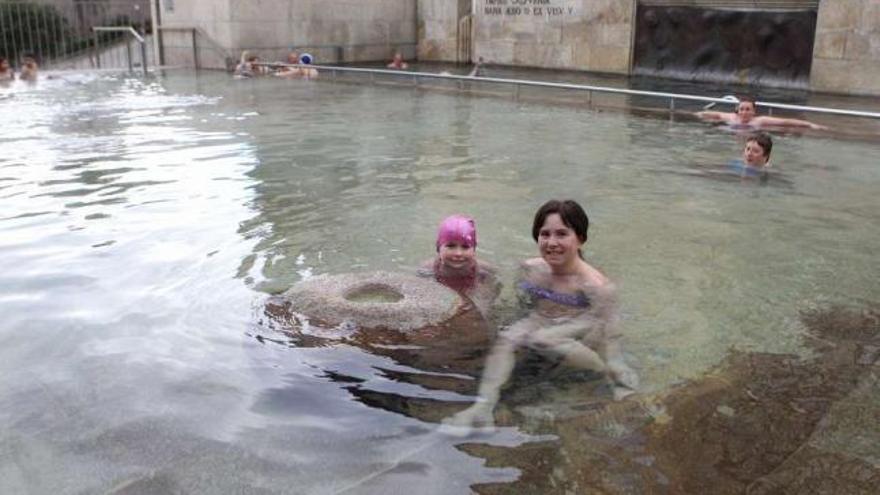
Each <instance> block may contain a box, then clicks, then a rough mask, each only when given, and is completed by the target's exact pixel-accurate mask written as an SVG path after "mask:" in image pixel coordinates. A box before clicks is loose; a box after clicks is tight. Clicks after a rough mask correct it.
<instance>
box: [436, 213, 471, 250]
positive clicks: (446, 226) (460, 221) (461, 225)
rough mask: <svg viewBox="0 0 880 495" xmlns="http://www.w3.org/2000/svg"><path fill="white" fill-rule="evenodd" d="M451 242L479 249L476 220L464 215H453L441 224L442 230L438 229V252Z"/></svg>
mask: <svg viewBox="0 0 880 495" xmlns="http://www.w3.org/2000/svg"><path fill="white" fill-rule="evenodd" d="M450 241H458V242H461V243H464V244H467V245H469V246H473V247H477V227H476V225H474V220H473V219H472V218H469V217H466V216H464V215H452V216H450V217H446V219H444V220H443V221H442V222H440V228H439V229H437V250H438V251H439V250H440V246H442V245H443V244H446V243H447V242H450Z"/></svg>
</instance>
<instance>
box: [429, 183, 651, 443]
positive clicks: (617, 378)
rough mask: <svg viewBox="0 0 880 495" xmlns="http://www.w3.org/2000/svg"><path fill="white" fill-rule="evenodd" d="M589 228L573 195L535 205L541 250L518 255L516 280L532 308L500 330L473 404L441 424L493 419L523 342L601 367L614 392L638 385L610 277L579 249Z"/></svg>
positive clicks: (618, 395) (577, 363) (479, 423)
mask: <svg viewBox="0 0 880 495" xmlns="http://www.w3.org/2000/svg"><path fill="white" fill-rule="evenodd" d="M588 227H589V219H588V218H587V215H586V213H585V212H584V210H583V208H581V206H580V205H579V204H578V203H576V202H575V201H572V200H565V201H559V200H552V201H548V202H547V203H545V204H544V205H543V206H541V208H540V209H539V210H538V212H537V214H536V215H535V219H534V223H533V226H532V237H533V238H534V239H535V241H536V242H537V243H538V251H539V252H540V254H541V257H540V258H532V259H529V260H526V261H525V262H523V264H522V268H523V272H524V273H523V280H522V282H520V283H519V285H518V287H517V289H518V290H519V291H520V293H521V295H522V297H523V299H524V300H525V301H526V302H527V304H528V306H529V307H530V309H531V312H530V314H529V315H528V316H527V317H525V318H523V319H521V320H519V321H517V322H516V323H514V324H513V325H511V326H510V327H509V328H508V329H507V330H506V331H504V332H501V333H500V334H499V335H498V339H497V341H496V342H495V345H494V347H493V349H492V351H491V353H490V355H489V357H488V359H487V361H486V367H485V369H484V372H483V379H482V382H481V383H480V388H479V397H478V398H477V401H476V403H475V404H474V405H473V406H471V407H469V408H468V409H465V410H464V411H462V412H460V413H458V414H456V415H455V416H452V417H451V418H448V419H447V420H446V421H444V423H446V424H447V425H451V426H464V427H471V426H492V424H493V423H494V420H493V414H492V411H493V410H494V408H495V404H496V403H497V402H498V399H499V396H500V392H501V387H502V386H503V385H504V384H505V382H507V380H508V378H509V377H510V374H511V372H512V371H513V368H514V364H515V352H516V350H517V349H518V348H521V347H528V348H531V349H534V350H537V351H539V352H542V353H547V354H554V355H558V356H562V357H563V358H564V362H565V363H566V364H568V365H571V366H574V367H577V368H581V369H590V370H594V371H597V372H600V373H605V374H606V376H607V377H608V378H609V379H610V380H611V382H612V384H613V387H614V396H615V398H622V397H625V396H627V395H629V394H631V393H633V392H634V391H635V389H636V388H637V387H638V376H637V375H636V374H635V372H633V371H632V370H631V369H630V368H629V367H628V366H627V365H626V363H625V362H624V360H623V355H622V351H621V349H620V343H619V340H620V337H621V334H620V331H619V330H618V328H617V318H618V315H617V302H616V294H615V288H614V284H612V283H611V281H610V280H608V278H607V277H605V275H603V274H602V273H601V272H600V271H599V270H597V269H596V268H594V267H592V266H590V265H589V264H588V263H587V262H586V261H585V260H584V257H583V253H582V251H581V249H582V247H583V245H584V243H586V242H587V228H588Z"/></svg>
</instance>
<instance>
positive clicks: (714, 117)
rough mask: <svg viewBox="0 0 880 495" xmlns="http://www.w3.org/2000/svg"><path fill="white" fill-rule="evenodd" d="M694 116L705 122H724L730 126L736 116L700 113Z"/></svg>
mask: <svg viewBox="0 0 880 495" xmlns="http://www.w3.org/2000/svg"><path fill="white" fill-rule="evenodd" d="M694 115H696V116H697V117H698V118H700V119H702V120H705V121H706V122H724V123H725V124H731V123H734V122H735V121H736V114H735V113H731V112H711V111H702V112H697V113H695V114H694Z"/></svg>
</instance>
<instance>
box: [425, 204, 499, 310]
mask: <svg viewBox="0 0 880 495" xmlns="http://www.w3.org/2000/svg"><path fill="white" fill-rule="evenodd" d="M436 248H437V256H435V257H434V259H431V260H428V261H426V262H425V263H424V264H423V265H422V268H421V270H419V274H420V275H423V276H430V277H433V278H434V279H435V280H437V281H438V282H440V283H441V284H443V285H445V286H447V287H449V288H451V289H454V290H455V291H457V292H458V293H459V294H461V295H463V296H465V297H467V298H468V299H470V300H471V301H472V302H473V303H474V305H475V306H477V309H479V310H480V312H481V313H483V315H486V312H487V311H488V310H489V307H490V306H491V305H492V302H493V301H494V300H495V298H496V297H497V296H498V293H499V292H500V285H499V283H498V280H497V278H496V276H495V269H494V268H492V267H491V266H489V265H487V264H485V263H482V262H480V261H478V260H477V251H476V250H477V228H476V225H475V224H474V220H473V219H472V218H469V217H466V216H464V215H452V216H449V217H446V218H445V219H444V220H443V221H442V222H440V227H439V228H438V229H437V241H436Z"/></svg>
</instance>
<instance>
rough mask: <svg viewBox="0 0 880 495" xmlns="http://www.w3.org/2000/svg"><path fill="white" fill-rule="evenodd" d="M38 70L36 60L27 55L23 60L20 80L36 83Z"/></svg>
mask: <svg viewBox="0 0 880 495" xmlns="http://www.w3.org/2000/svg"><path fill="white" fill-rule="evenodd" d="M38 69H39V68H38V67H37V61H36V59H34V57H33V56H32V55H26V56H25V57H24V58H23V59H22V64H21V73H20V74H19V75H18V78H19V79H20V80H22V81H36V80H37V72H38Z"/></svg>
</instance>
